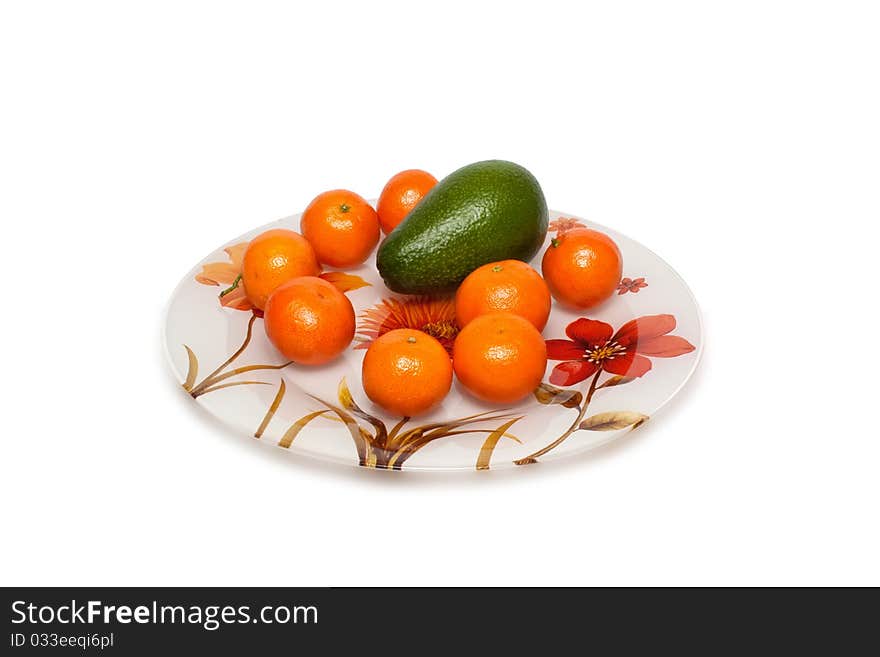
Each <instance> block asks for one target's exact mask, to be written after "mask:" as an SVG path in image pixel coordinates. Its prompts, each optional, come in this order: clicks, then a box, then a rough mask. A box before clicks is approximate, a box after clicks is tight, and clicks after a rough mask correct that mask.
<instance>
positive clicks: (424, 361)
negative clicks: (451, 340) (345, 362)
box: [362, 329, 452, 417]
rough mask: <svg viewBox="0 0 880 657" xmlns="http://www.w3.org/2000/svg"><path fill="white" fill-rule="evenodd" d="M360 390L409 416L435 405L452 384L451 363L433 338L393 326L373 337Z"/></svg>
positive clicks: (380, 402)
mask: <svg viewBox="0 0 880 657" xmlns="http://www.w3.org/2000/svg"><path fill="white" fill-rule="evenodd" d="M362 379H363V383H364V392H365V393H367V397H369V398H370V399H371V400H373V402H374V403H375V404H378V405H379V406H381V407H382V408H384V409H385V410H386V411H388V412H390V413H394V414H396V415H402V416H405V417H412V416H414V415H419V414H421V413H424V412H425V411H428V410H430V409H431V408H433V407H435V406H436V405H437V404H439V403H440V402H441V401H443V398H444V397H445V396H446V394H447V393H448V392H449V388H451V387H452V363H450V362H449V354H448V353H447V352H446V349H444V348H443V345H442V344H440V342H438V341H437V339H436V338H433V337H431V336H430V335H428V334H427V333H423V332H422V331H417V330H415V329H395V330H393V331H388V333H385V334H384V335H382V336H381V337H379V338H377V339H376V340H375V341H374V342H373V344H371V345H370V348H369V349H367V354H366V356H364V364H363V369H362Z"/></svg>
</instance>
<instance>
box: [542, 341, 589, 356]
mask: <svg viewBox="0 0 880 657" xmlns="http://www.w3.org/2000/svg"><path fill="white" fill-rule="evenodd" d="M546 343H547V358H549V359H550V360H579V359H581V358H583V355H584V345H582V344H581V343H579V342H573V341H571V340H546Z"/></svg>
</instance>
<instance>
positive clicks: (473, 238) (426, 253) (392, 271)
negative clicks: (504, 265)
mask: <svg viewBox="0 0 880 657" xmlns="http://www.w3.org/2000/svg"><path fill="white" fill-rule="evenodd" d="M546 234H547V202H546V201H545V200H544V193H543V192H542V191H541V186H540V185H539V184H538V181H537V180H535V177H534V176H533V175H532V174H531V173H529V172H528V171H527V170H526V169H524V168H523V167H521V166H519V165H518V164H514V163H513V162H506V161H504V160H486V161H485V162H476V163H474V164H469V165H467V166H464V167H462V168H461V169H458V170H457V171H455V172H453V173H451V174H449V175H448V176H447V177H446V178H444V179H443V180H441V181H440V182H439V183H437V184H436V185H435V186H434V188H433V189H432V190H431V191H430V192H428V194H427V195H426V196H425V198H423V199H422V200H421V202H420V203H419V204H418V205H417V206H416V207H415V208H413V209H412V211H411V212H410V213H409V214H408V215H407V216H406V218H405V219H404V220H403V221H402V222H401V223H400V225H399V226H397V228H395V229H394V230H393V231H392V232H391V234H389V235H388V237H386V238H385V241H384V242H382V244H381V245H380V246H379V252H378V254H377V255H376V266H377V268H378V269H379V273H380V274H381V275H382V278H383V279H384V281H385V285H387V286H388V288H389V289H391V290H393V291H395V292H401V293H404V294H439V293H444V292H453V291H454V290H455V289H456V288H457V287H458V285H459V283H461V282H462V280H464V278H465V277H466V276H467V275H468V274H470V273H471V272H472V271H473V270H474V269H476V268H477V267H480V266H481V265H485V264H486V263H489V262H495V261H497V260H507V259H515V260H522V261H524V262H528V261H529V260H531V259H532V257H533V256H534V255H535V254H536V253H537V252H538V249H539V248H541V245H542V244H543V243H544V237H545V235H546Z"/></svg>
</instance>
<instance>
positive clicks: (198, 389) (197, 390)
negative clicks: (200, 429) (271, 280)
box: [190, 314, 257, 397]
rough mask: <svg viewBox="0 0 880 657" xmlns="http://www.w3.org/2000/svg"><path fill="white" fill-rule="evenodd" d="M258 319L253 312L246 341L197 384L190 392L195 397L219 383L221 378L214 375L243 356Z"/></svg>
mask: <svg viewBox="0 0 880 657" xmlns="http://www.w3.org/2000/svg"><path fill="white" fill-rule="evenodd" d="M256 319H257V316H256V315H254V314H252V315H251V318H250V320H249V321H248V325H247V333H246V334H245V336H244V342H242V343H241V346H240V347H239V348H238V349H237V350H236V351H235V353H233V354H232V355H231V356H230V357H229V358H227V359H226V361H224V363H223V364H222V365H221V366H220V367H218V368H217V369H216V370H214V371H213V372H211V373H210V374H209V375H208V376H206V377H205V378H204V379H202V382H201V383H199V384H198V385H196V387H194V388H193V389H192V390H191V391H190V394H191V395H192V396H193V397H198V396H199V395H200V394H202V392H203V391H204V389H205V388H207V387H209V386H210V385H212V384H214V383H217V381H219V379H217V380H214V377H215V376H217V375H218V374H220V372H222V371H223V370H224V369H225V368H226V367H228V366H229V364H230V363H232V362H233V361H234V360H235V359H236V358H238V357H239V356H241V354H242V352H243V351H244V350H245V349H246V348H247V346H248V344H250V341H251V335H252V334H253V330H254V322H255V321H256Z"/></svg>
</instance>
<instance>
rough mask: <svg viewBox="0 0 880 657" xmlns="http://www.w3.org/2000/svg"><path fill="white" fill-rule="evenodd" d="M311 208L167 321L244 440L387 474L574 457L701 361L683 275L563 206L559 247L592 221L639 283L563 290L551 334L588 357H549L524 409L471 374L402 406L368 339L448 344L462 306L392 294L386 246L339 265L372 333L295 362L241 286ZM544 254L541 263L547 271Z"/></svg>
mask: <svg viewBox="0 0 880 657" xmlns="http://www.w3.org/2000/svg"><path fill="white" fill-rule="evenodd" d="M299 218H300V215H294V216H291V217H287V218H285V219H281V220H279V221H277V222H274V223H270V224H267V225H265V226H260V227H259V228H255V229H254V230H252V231H250V232H248V233H245V234H244V235H242V236H240V237H237V238H236V239H234V240H231V241H230V242H229V243H228V244H226V245H224V246H222V247H220V248H218V249H217V250H215V251H212V252H211V253H210V254H209V255H208V256H207V257H205V258H204V259H203V260H202V261H201V262H200V263H199V264H198V265H196V266H195V267H194V268H193V269H192V270H191V271H190V272H189V273H188V274H187V275H186V276H185V277H184V278H183V280H182V281H181V282H180V284H179V285H178V286H177V288H176V290H175V291H174V293H173V295H172V297H171V300H170V301H169V304H168V308H167V314H166V318H165V324H164V336H163V340H164V344H165V349H166V354H167V357H168V361H169V363H170V365H171V368H172V370H173V372H174V374H175V376H176V377H177V379H178V381H179V382H180V385H181V386H182V388H183V389H184V390H185V391H186V393H187V394H189V396H190V397H192V398H193V400H194V401H195V403H197V404H199V405H201V406H202V407H204V408H205V410H207V411H208V412H209V413H211V414H212V415H214V416H216V417H217V419H219V420H220V421H221V422H223V423H224V424H226V425H228V426H229V427H231V428H232V429H233V430H234V431H236V432H238V433H240V434H241V435H242V437H246V438H249V439H251V440H255V439H256V440H260V441H262V442H264V443H268V444H271V445H275V446H277V447H278V448H279V452H281V451H284V452H288V453H290V454H297V455H307V456H312V457H317V458H320V459H325V460H330V461H334V462H337V463H344V464H351V465H355V466H361V467H366V468H372V469H377V470H400V469H403V470H474V469H477V470H488V469H490V468H491V469H493V470H494V469H499V468H508V467H509V468H513V467H520V466H525V465H530V464H534V463H537V462H542V461H549V460H552V459H560V458H565V457H568V456H572V455H574V454H578V453H581V452H584V451H586V450H590V449H593V448H595V447H597V446H599V445H602V444H604V443H607V442H608V441H611V440H614V439H615V438H618V437H620V436H621V435H623V434H625V433H627V432H630V431H633V430H634V429H636V428H638V427H639V426H641V425H642V424H644V423H645V422H646V421H647V420H648V419H649V418H651V417H652V416H654V415H655V414H656V413H657V411H659V410H660V409H661V408H662V407H663V405H664V404H666V403H667V402H668V401H669V400H670V399H671V398H672V397H673V396H675V394H676V393H678V391H679V390H681V388H682V386H683V385H684V384H685V382H686V381H687V380H688V378H689V377H690V376H691V374H692V373H693V371H694V369H695V368H696V366H697V362H698V360H699V356H700V351H701V348H702V325H701V321H700V313H699V310H698V308H697V304H696V301H695V300H694V297H693V295H692V294H691V292H690V290H689V289H688V287H687V285H686V284H685V283H684V281H683V280H682V279H681V277H680V276H678V274H676V272H675V271H674V270H673V269H672V268H671V267H670V266H669V265H667V264H666V263H665V262H664V261H663V260H661V259H660V258H659V257H658V256H656V255H655V254H654V253H652V252H651V251H650V250H648V249H647V248H645V247H644V246H642V245H641V244H639V243H638V242H636V241H634V240H632V239H629V238H628V237H626V236H624V235H621V234H620V233H618V232H617V231H614V230H611V229H610V228H606V227H604V226H600V225H598V224H594V223H592V222H588V221H586V220H583V219H579V218H577V217H575V216H573V215H570V214H563V213H559V212H551V213H550V219H551V224H550V231H549V232H548V235H547V240H546V244H545V247H546V246H547V245H548V244H549V242H550V240H551V238H552V237H553V236H555V235H556V234H558V232H559V231H565V230H567V229H570V228H571V227H573V226H576V225H579V224H583V225H586V226H589V227H591V228H596V229H597V230H601V231H602V232H605V233H607V234H608V235H610V236H611V237H612V238H613V239H614V240H615V241H616V242H617V244H618V246H619V247H620V250H621V252H622V253H623V262H624V278H623V279H622V280H621V282H620V286H619V288H618V290H617V293H616V294H614V295H613V296H612V297H611V298H610V299H609V300H608V301H606V302H605V303H603V304H602V305H601V306H599V307H597V308H595V309H591V310H589V311H580V312H579V311H573V310H570V309H567V308H564V307H561V306H559V305H558V304H556V302H555V301H554V304H553V309H552V312H551V314H550V320H549V322H548V323H547V326H546V327H545V329H544V332H543V333H544V337H545V339H548V340H568V341H569V344H567V345H566V348H565V349H564V351H565V353H564V354H563V353H559V354H555V355H560V356H566V357H567V358H571V357H572V356H571V354H575V355H576V356H577V355H578V354H580V357H578V358H576V359H574V360H569V361H565V360H549V361H548V364H547V372H546V375H545V378H544V383H543V384H542V385H541V386H540V387H539V388H538V389H537V390H536V391H535V393H534V394H533V395H531V396H529V397H528V398H526V399H525V400H523V401H522V402H520V403H517V404H515V405H513V406H507V407H501V406H492V405H489V404H486V403H484V402H481V401H479V400H477V399H475V398H474V397H472V396H471V395H470V394H469V393H468V392H467V391H466V390H465V389H464V388H462V386H461V385H460V384H459V383H458V382H457V381H456V382H455V383H453V387H452V390H451V391H450V393H449V395H448V396H447V397H446V399H445V400H444V401H443V403H442V404H441V405H440V406H439V407H438V408H437V409H436V410H434V411H432V412H431V413H430V414H428V415H424V416H421V417H418V418H412V419H404V418H400V417H392V416H390V415H389V414H387V413H385V412H384V411H383V410H382V409H381V408H378V407H377V406H375V405H374V404H372V403H371V402H370V400H369V399H368V398H367V397H366V395H365V394H364V392H363V389H362V387H361V374H360V372H361V362H362V360H363V356H364V353H365V348H366V347H367V346H368V344H369V342H370V341H371V340H372V339H375V337H376V335H377V334H378V333H382V332H385V331H386V330H391V329H393V328H401V327H413V328H419V329H424V330H427V331H428V332H431V333H433V334H434V335H435V336H436V337H438V338H440V339H441V341H443V342H446V343H447V344H448V343H450V342H451V340H452V339H454V335H455V332H456V326H455V318H454V312H453V304H452V302H451V300H449V299H443V298H438V299H430V298H424V297H408V296H404V295H398V294H394V293H392V292H390V291H389V290H388V289H387V288H386V287H385V286H384V284H383V283H382V279H381V277H380V276H379V274H378V272H377V271H376V268H375V258H373V257H371V258H369V259H368V260H367V262H366V263H365V264H364V265H362V266H360V267H358V268H355V269H350V270H347V271H345V272H339V271H331V270H327V271H325V273H324V274H323V276H324V277H325V278H327V280H330V281H331V282H332V283H334V284H335V285H337V286H339V287H340V289H343V290H344V291H345V292H346V294H347V295H348V297H349V299H350V300H351V302H352V305H353V306H354V308H355V312H356V313H357V316H358V333H357V336H356V338H355V340H354V342H353V343H352V345H351V347H350V348H349V349H347V350H346V351H345V352H344V353H343V354H342V356H340V357H339V358H337V359H336V360H335V361H333V362H332V363H330V364H327V365H324V366H321V367H305V366H299V365H296V364H285V363H284V362H283V358H282V356H281V355H280V354H279V353H278V352H277V351H276V350H275V349H274V347H273V346H272V345H271V344H270V343H269V341H268V339H267V338H266V335H265V331H264V328H263V320H262V318H261V317H259V316H258V314H259V313H255V312H254V311H253V310H252V309H251V308H250V307H249V305H248V303H247V299H246V297H245V296H244V294H243V290H242V289H241V286H240V285H239V286H235V282H236V279H237V277H238V274H239V270H240V261H241V255H242V253H243V251H244V248H245V246H246V245H247V243H248V241H249V240H250V239H252V238H253V237H254V236H255V235H258V234H259V233H261V232H263V231H264V230H268V229H270V228H278V227H286V228H291V229H293V230H299ZM543 252H544V249H543V248H542V249H541V250H540V251H539V253H538V255H537V256H536V257H535V259H534V260H533V261H532V263H531V264H532V266H533V267H535V268H536V269H537V270H538V271H540V258H541V256H542V255H543ZM582 320H587V321H582ZM554 344H557V345H560V344H561V343H554ZM627 351H629V352H633V351H634V352H635V353H634V354H632V353H630V354H628V355H627V356H625V354H626V352H627ZM550 355H551V356H553V355H554V353H551V354H550ZM633 355H634V357H633V358H629V356H633ZM611 356H617V358H618V359H617V361H616V364H615V360H614V358H612V357H611ZM621 357H623V358H621ZM622 362H629V363H630V365H629V369H628V370H627V368H626V367H622V366H621V363H622ZM563 363H567V364H563ZM560 366H561V369H562V370H564V371H567V372H574V373H575V375H574V376H569V378H568V380H565V381H561V380H560V379H559V375H558V374H557V376H556V377H553V378H554V380H555V381H557V382H558V383H560V385H554V384H552V383H551V382H550V378H551V376H553V372H554V369H555V368H559V367H560ZM615 370H616V371H615ZM571 379H575V380H571ZM577 379H582V380H577ZM562 383H566V384H568V385H562Z"/></svg>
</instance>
